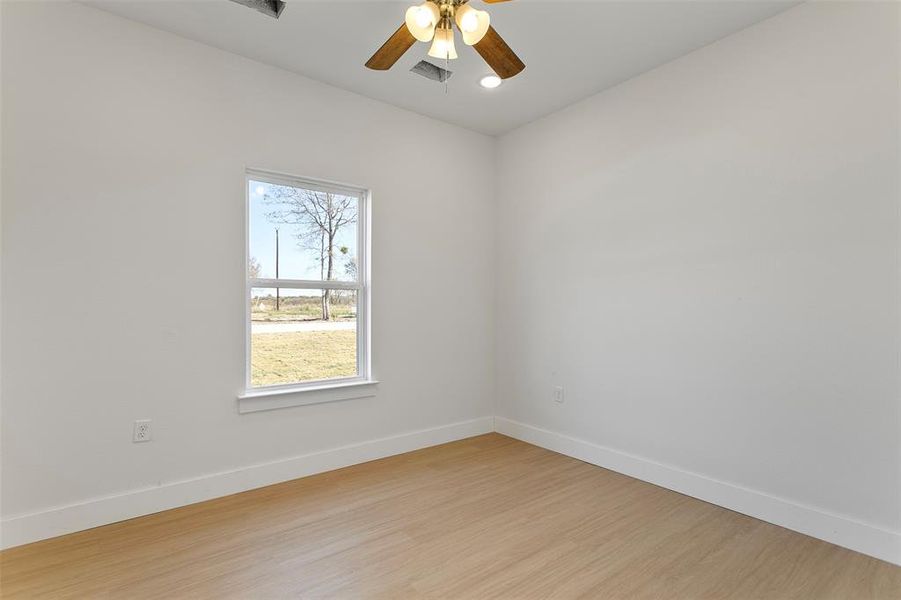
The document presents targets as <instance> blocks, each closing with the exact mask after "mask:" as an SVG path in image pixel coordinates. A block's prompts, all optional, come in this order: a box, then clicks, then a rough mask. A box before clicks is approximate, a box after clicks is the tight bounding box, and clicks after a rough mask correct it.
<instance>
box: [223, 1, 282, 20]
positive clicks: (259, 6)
mask: <svg viewBox="0 0 901 600" xmlns="http://www.w3.org/2000/svg"><path fill="white" fill-rule="evenodd" d="M232 2H236V3H238V4H243V5H244V6H246V7H248V8H252V9H254V10H257V11H259V12H261V13H263V14H264V15H269V16H270V17H275V18H276V19H277V18H279V16H281V14H282V11H283V10H285V3H284V2H283V1H282V0H232Z"/></svg>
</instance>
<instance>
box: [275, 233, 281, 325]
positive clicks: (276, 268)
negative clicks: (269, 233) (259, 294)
mask: <svg viewBox="0 0 901 600" xmlns="http://www.w3.org/2000/svg"><path fill="white" fill-rule="evenodd" d="M275 278H276V279H278V227H276V228H275ZM280 303H281V298H280V297H279V289H278V288H275V310H276V312H278V310H279V304H280Z"/></svg>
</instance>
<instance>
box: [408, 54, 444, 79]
mask: <svg viewBox="0 0 901 600" xmlns="http://www.w3.org/2000/svg"><path fill="white" fill-rule="evenodd" d="M410 71H411V72H413V73H416V74H417V75H422V76H423V77H425V78H426V79H431V80H432V81H437V82H439V83H444V82H445V81H447V80H448V79H450V78H451V76H452V75H453V74H454V72H453V71H448V70H447V69H442V68H441V67H439V66H438V65H433V64H432V63H430V62H428V61H424V60H421V61H419V62H418V63H416V64H415V65H414V66H413V68H412V69H410Z"/></svg>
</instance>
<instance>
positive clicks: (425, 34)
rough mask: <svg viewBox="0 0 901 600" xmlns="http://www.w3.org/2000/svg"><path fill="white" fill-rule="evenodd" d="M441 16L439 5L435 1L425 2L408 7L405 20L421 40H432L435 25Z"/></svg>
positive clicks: (414, 34)
mask: <svg viewBox="0 0 901 600" xmlns="http://www.w3.org/2000/svg"><path fill="white" fill-rule="evenodd" d="M440 17H441V13H440V10H439V9H438V5H437V4H435V3H434V2H423V3H422V4H420V5H418V6H411V7H410V8H408V9H407V13H406V15H405V19H404V22H405V23H406V24H407V29H409V30H410V33H412V34H413V37H415V38H416V39H417V40H419V41H420V42H428V41H431V39H432V36H434V35H435V25H437V24H438V20H439V19H440Z"/></svg>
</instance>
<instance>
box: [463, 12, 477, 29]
mask: <svg viewBox="0 0 901 600" xmlns="http://www.w3.org/2000/svg"><path fill="white" fill-rule="evenodd" d="M478 27H479V18H478V17H477V16H475V15H474V14H473V13H472V11H467V12H466V14H464V15H463V16H462V17H460V29H461V30H462V31H465V32H466V33H472V32H473V31H475V30H476V29H478Z"/></svg>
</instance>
